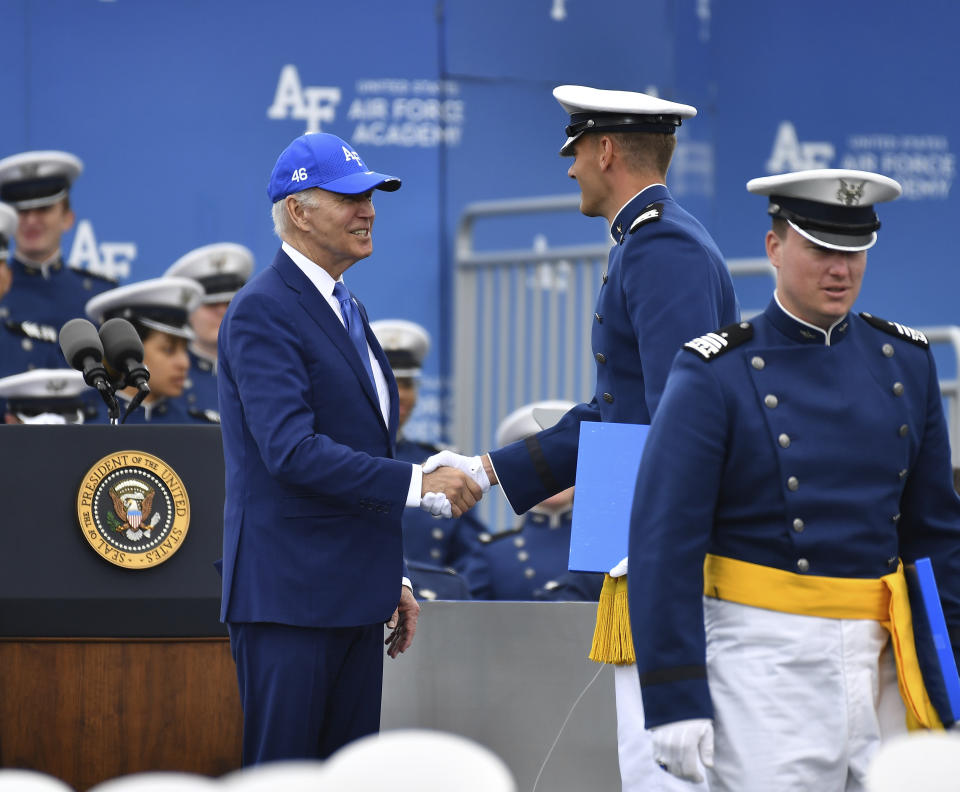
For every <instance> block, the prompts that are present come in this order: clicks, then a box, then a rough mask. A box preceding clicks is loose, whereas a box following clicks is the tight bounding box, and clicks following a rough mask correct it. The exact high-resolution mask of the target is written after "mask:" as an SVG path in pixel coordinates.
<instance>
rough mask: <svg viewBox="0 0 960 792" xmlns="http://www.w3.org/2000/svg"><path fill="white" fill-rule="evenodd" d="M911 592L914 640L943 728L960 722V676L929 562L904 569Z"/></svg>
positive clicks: (921, 670) (920, 560)
mask: <svg viewBox="0 0 960 792" xmlns="http://www.w3.org/2000/svg"><path fill="white" fill-rule="evenodd" d="M904 572H905V574H906V577H907V587H908V589H909V591H910V610H911V611H912V615H913V638H914V643H915V644H916V647H917V658H918V659H919V661H920V672H921V673H922V674H923V682H924V685H925V686H926V688H927V693H928V695H929V696H930V701H931V703H932V704H933V706H934V709H936V711H937V714H938V715H939V716H940V720H941V721H942V722H943V725H944V726H949V725H950V724H951V723H953V722H954V721H957V720H960V676H958V675H957V663H956V659H955V658H954V656H953V649H952V647H951V646H950V634H949V632H948V630H947V622H946V619H944V617H943V608H942V607H941V605H940V595H939V594H938V593H937V582H936V580H935V579H934V576H933V566H932V565H931V564H930V559H929V558H918V559H917V561H916V563H913V564H907V565H906V566H905V567H904Z"/></svg>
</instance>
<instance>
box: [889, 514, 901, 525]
mask: <svg viewBox="0 0 960 792" xmlns="http://www.w3.org/2000/svg"><path fill="white" fill-rule="evenodd" d="M890 519H891V520H893V522H894V523H898V522H900V512H897V513H896V514H894V515H893V517H891V518H890Z"/></svg>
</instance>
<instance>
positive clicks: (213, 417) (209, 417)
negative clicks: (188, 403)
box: [187, 407, 220, 424]
mask: <svg viewBox="0 0 960 792" xmlns="http://www.w3.org/2000/svg"><path fill="white" fill-rule="evenodd" d="M187 412H189V413H190V417H191V418H196V419H197V420H198V421H204V422H205V423H212V424H218V423H220V413H218V412H217V411H216V410H201V409H200V408H199V407H191V408H190V409H189V410H187Z"/></svg>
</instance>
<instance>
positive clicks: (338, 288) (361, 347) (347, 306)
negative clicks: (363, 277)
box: [333, 281, 377, 390]
mask: <svg viewBox="0 0 960 792" xmlns="http://www.w3.org/2000/svg"><path fill="white" fill-rule="evenodd" d="M333 296H334V297H336V298H337V301H338V302H339V303H340V315H341V316H343V324H344V326H345V327H346V328H347V334H348V335H349V336H350V340H351V341H353V345H354V346H355V347H356V348H357V354H358V355H360V360H361V361H362V362H363V367H364V368H365V369H366V370H367V376H368V377H370V382H371V383H373V389H374V390H376V389H377V381H376V380H375V379H374V378H373V369H372V368H370V353H369V352H368V351H367V337H366V335H364V332H363V320H362V319H361V318H360V311H358V310H357V306H356V305H355V304H354V302H353V300H352V299H351V298H350V292H348V291H347V287H346V286H344V285H343V283H341V282H340V281H337V282H336V283H335V284H334V286H333Z"/></svg>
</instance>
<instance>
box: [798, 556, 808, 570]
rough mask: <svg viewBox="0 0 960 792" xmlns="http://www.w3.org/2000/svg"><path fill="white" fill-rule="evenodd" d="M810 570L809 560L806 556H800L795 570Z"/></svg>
mask: <svg viewBox="0 0 960 792" xmlns="http://www.w3.org/2000/svg"><path fill="white" fill-rule="evenodd" d="M809 570H810V562H809V561H807V559H806V558H801V559H799V560H798V561H797V571H799V572H808V571H809Z"/></svg>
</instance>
